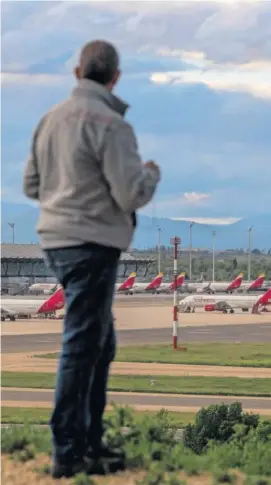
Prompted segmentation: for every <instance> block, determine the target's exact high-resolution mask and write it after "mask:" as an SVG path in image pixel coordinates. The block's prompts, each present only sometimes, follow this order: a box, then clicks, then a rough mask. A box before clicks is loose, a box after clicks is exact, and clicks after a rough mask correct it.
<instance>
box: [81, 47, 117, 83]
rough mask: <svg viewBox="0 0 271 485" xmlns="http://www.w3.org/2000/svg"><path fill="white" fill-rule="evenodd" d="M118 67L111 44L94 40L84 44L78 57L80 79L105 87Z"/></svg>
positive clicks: (115, 51)
mask: <svg viewBox="0 0 271 485" xmlns="http://www.w3.org/2000/svg"><path fill="white" fill-rule="evenodd" d="M118 67H119V56H118V53H117V50H116V49H115V47H114V46H113V45H112V44H109V43H108V42H105V41H104V40H95V41H93V42H89V43H88V44H86V45H85V46H84V47H83V49H82V51H81V55H80V69H81V76H82V78H85V79H89V80H91V81H96V82H97V83H99V84H103V85H106V84H108V83H110V81H112V79H113V77H114V74H116V72H117V70H118Z"/></svg>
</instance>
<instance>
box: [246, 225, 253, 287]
mask: <svg viewBox="0 0 271 485" xmlns="http://www.w3.org/2000/svg"><path fill="white" fill-rule="evenodd" d="M252 228H253V226H251V227H249V229H248V261H247V278H248V281H250V279H251V231H252Z"/></svg>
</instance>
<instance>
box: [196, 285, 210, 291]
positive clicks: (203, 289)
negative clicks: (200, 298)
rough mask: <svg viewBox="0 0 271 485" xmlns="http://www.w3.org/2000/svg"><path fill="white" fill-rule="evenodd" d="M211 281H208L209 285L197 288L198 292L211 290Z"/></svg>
mask: <svg viewBox="0 0 271 485" xmlns="http://www.w3.org/2000/svg"><path fill="white" fill-rule="evenodd" d="M210 286H211V283H208V284H207V285H203V286H201V287H199V288H197V293H204V291H208V290H210Z"/></svg>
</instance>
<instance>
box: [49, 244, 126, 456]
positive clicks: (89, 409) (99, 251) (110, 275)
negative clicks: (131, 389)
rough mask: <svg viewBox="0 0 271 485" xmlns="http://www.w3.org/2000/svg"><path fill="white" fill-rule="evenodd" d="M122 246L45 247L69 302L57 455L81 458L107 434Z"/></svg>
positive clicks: (56, 418) (56, 417)
mask: <svg viewBox="0 0 271 485" xmlns="http://www.w3.org/2000/svg"><path fill="white" fill-rule="evenodd" d="M119 257H120V251H119V250H118V249H114V248H110V247H104V246H99V245H97V244H92V243H89V244H84V245H82V246H77V247H69V248H61V249H50V250H45V259H46V260H47V263H48V265H49V267H50V268H51V269H52V271H53V273H54V274H55V276H56V278H57V280H58V281H59V283H60V284H61V285H62V286H63V290H64V293H65V302H66V314H65V319H64V331H63V337H62V352H61V356H60V361H59V368H58V375H57V384H56V392H55V407H54V410H53V414H52V417H51V422H50V424H51V430H52V435H53V445H54V457H55V459H56V460H58V461H59V462H61V463H70V462H71V461H74V460H77V459H80V458H81V457H82V456H83V455H84V453H85V452H86V450H87V449H88V448H89V447H91V448H95V447H98V446H99V444H100V442H101V438H102V435H103V426H102V416H103V412H104V408H105V405H106V390H107V379H108V372H109V366H110V363H111V362H112V360H113V359H114V356H115V331H114V324H113V316H112V302H113V297H114V291H115V282H116V277H117V267H118V262H119Z"/></svg>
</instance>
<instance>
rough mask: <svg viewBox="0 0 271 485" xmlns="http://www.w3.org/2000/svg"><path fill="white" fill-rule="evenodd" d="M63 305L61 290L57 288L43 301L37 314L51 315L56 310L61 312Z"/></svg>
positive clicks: (63, 298) (63, 299)
mask: <svg viewBox="0 0 271 485" xmlns="http://www.w3.org/2000/svg"><path fill="white" fill-rule="evenodd" d="M64 305H65V297H64V292H63V288H61V287H60V288H58V290H56V291H55V292H54V293H53V294H52V295H50V297H49V298H48V299H47V300H45V301H44V302H43V303H42V304H41V306H40V307H39V309H38V311H37V313H38V314H41V313H53V312H55V311H56V310H61V309H62V308H63V307H64Z"/></svg>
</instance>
